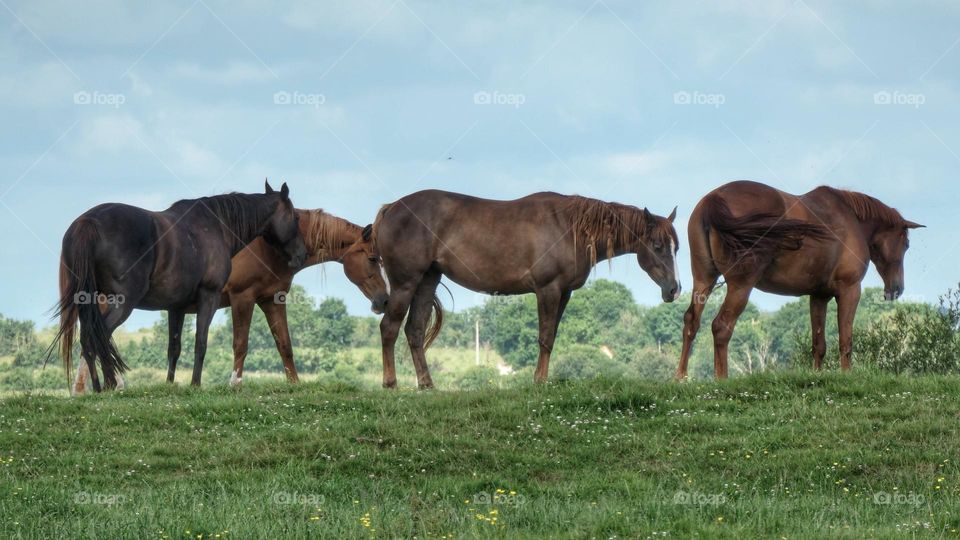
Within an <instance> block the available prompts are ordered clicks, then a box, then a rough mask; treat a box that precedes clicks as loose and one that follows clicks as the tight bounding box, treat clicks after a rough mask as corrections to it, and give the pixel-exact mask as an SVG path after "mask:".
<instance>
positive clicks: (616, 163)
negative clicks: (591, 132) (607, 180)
mask: <svg viewBox="0 0 960 540" xmlns="http://www.w3.org/2000/svg"><path fill="white" fill-rule="evenodd" d="M601 159H602V161H601V163H602V168H603V170H605V171H606V172H607V173H609V174H611V175H614V176H643V175H645V174H649V173H651V172H653V171H656V170H659V169H662V168H663V167H664V166H665V165H667V164H669V163H670V162H671V161H673V159H674V156H673V155H671V154H670V153H667V152H663V151H658V150H652V151H646V152H621V153H617V154H610V155H608V156H605V157H603V158H601Z"/></svg>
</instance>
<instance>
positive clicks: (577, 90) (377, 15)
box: [0, 0, 960, 327]
mask: <svg viewBox="0 0 960 540" xmlns="http://www.w3.org/2000/svg"><path fill="white" fill-rule="evenodd" d="M958 23H960V4H957V3H956V2H947V1H939V0H920V1H915V2H909V3H904V2H894V1H885V0H877V1H872V2H867V1H851V2H843V3H838V2H824V1H817V0H796V1H786V0H785V1H779V0H767V1H743V2H733V1H725V0H720V1H701V2H642V3H641V2H615V1H612V0H605V1H600V0H598V1H596V2H591V1H586V2H492V1H491V2H421V1H415V0H384V1H379V0H377V1H372V0H351V1H345V2H336V3H328V2H311V1H293V2H284V1H280V2H276V1H274V2H257V1H243V2H216V1H213V0H185V1H179V2H155V3H144V4H138V5H137V7H134V5H133V3H130V2H122V1H103V2H94V3H79V2H61V1H30V2H18V1H12V0H2V1H0V25H2V28H3V32H2V33H0V65H2V70H0V79H2V80H0V117H2V118H3V122H2V124H0V165H2V171H3V173H2V175H0V235H2V236H0V243H2V246H3V247H2V251H3V256H2V259H0V298H2V301H0V313H2V314H4V315H6V316H11V317H16V318H27V319H33V320H35V321H37V322H40V323H44V324H45V323H46V315H45V312H46V310H47V309H48V308H49V307H50V306H52V305H53V304H54V302H55V300H56V295H57V264H58V263H57V261H58V252H59V245H60V240H61V237H62V234H63V232H64V230H65V229H66V228H67V226H68V225H69V223H70V222H71V221H72V220H73V219H74V218H75V217H76V216H78V215H79V214H81V213H82V212H84V211H85V210H86V209H87V208H89V207H91V206H94V205H96V204H98V203H102V202H108V201H120V202H125V203H129V204H135V205H139V206H143V207H146V208H150V209H155V210H160V209H163V208H166V207H167V206H168V205H169V204H170V203H172V202H173V201H175V200H178V199H182V198H193V197H198V196H202V195H211V194H217V193H223V192H227V191H234V190H236V191H254V190H259V189H261V186H262V183H263V178H264V177H265V176H269V177H270V178H271V180H275V181H276V182H277V183H279V182H281V181H286V182H288V183H289V185H290V186H291V194H292V196H293V199H294V202H295V203H296V204H297V205H298V206H299V207H302V208H324V209H327V210H328V211H330V212H332V213H335V214H337V215H340V216H343V217H346V218H348V219H350V220H352V221H355V222H357V223H361V224H365V223H367V222H369V221H371V220H372V218H373V217H374V215H375V214H376V211H377V209H378V208H379V206H380V205H381V204H383V203H385V202H389V201H392V200H395V199H397V198H398V197H400V196H402V195H404V194H406V193H409V192H411V191H415V190H418V189H424V188H441V189H448V190H453V191H460V192H465V193H469V194H474V195H478V196H484V197H492V198H503V199H507V198H514V197H518V196H522V195H525V194H528V193H531V192H534V191H541V190H553V191H559V192H563V193H579V194H582V195H587V196H593V197H598V198H602V199H605V200H616V201H620V202H624V203H629V204H634V205H638V206H647V207H649V208H650V209H651V211H653V212H655V213H659V214H664V215H665V214H666V213H668V212H669V211H670V209H671V208H673V206H675V205H678V206H679V210H678V214H679V215H678V223H683V224H685V223H686V220H687V218H688V217H689V213H690V211H691V209H692V208H693V206H694V205H695V204H696V201H697V200H698V199H699V198H700V197H701V196H702V195H703V194H705V193H706V192H708V191H709V190H711V189H712V188H714V187H716V186H718V185H720V184H722V183H724V182H726V181H728V180H732V179H754V180H760V181H765V182H768V183H770V184H772V185H775V186H777V187H779V188H781V189H784V190H787V191H792V192H798V193H799V192H805V191H807V190H809V189H812V188H813V187H815V186H817V185H820V184H830V185H834V186H838V187H844V188H849V189H855V190H859V191H864V192H867V193H869V194H871V195H874V196H876V197H878V198H879V199H881V200H883V201H885V202H887V203H889V204H891V205H893V206H896V207H897V208H899V209H900V210H901V211H902V212H903V214H904V215H905V216H906V217H908V218H909V219H912V220H915V221H918V222H921V223H924V224H926V225H927V226H928V228H927V229H922V230H919V231H917V232H915V233H914V234H913V236H912V240H911V245H912V247H911V250H910V251H909V253H908V256H907V262H906V285H907V295H910V297H911V298H915V299H923V300H927V301H935V299H936V297H937V295H938V294H940V293H942V292H944V291H945V290H946V289H947V288H948V287H951V286H956V284H957V281H958V280H960V275H958V272H957V262H958V259H960V251H958V249H957V245H958V243H960V237H958V235H957V233H956V225H955V224H956V214H957V208H956V206H957V202H958V195H960V187H958V182H957V179H958V178H957V174H956V171H957V170H958V166H960V124H958V122H957V118H958V113H960V110H958V108H960V99H958V97H960V96H958V74H960V69H958V68H960V24H958ZM448 158H453V159H448ZM678 229H680V232H681V239H682V241H683V242H685V227H679V228H678ZM680 265H681V270H682V280H683V282H684V285H685V286H688V285H689V283H690V277H689V259H688V257H687V249H686V246H685V245H683V246H682V248H681V252H680ZM596 275H597V276H600V277H609V278H612V279H615V280H618V281H621V282H623V283H625V284H627V285H628V286H629V287H630V288H631V289H632V290H633V291H634V295H635V297H636V299H637V300H638V301H639V302H642V303H646V304H654V303H656V302H658V301H659V289H658V288H657V287H656V286H655V285H654V284H653V283H652V282H651V281H650V280H649V279H648V278H647V277H646V276H645V275H644V274H643V273H642V271H640V270H639V268H638V267H637V265H636V259H635V258H633V257H622V258H620V259H617V260H616V261H615V262H614V264H613V265H612V269H608V267H607V265H602V266H601V267H600V268H598V270H597V273H596ZM296 281H297V283H299V284H302V285H304V286H305V287H307V289H308V290H309V291H310V292H311V293H313V294H315V295H317V296H318V297H319V296H337V297H342V298H344V299H345V300H346V302H347V304H348V306H349V307H350V310H351V312H353V313H356V314H363V313H368V302H367V301H366V300H365V299H363V297H362V296H361V295H360V293H359V292H358V291H356V290H355V289H354V288H352V286H350V285H349V284H348V283H347V281H346V279H345V278H344V277H343V274H342V271H341V269H340V267H339V266H338V265H335V264H330V265H328V266H327V267H326V268H325V270H324V271H323V272H321V270H320V269H310V270H307V271H304V272H303V273H301V274H300V275H299V276H298V277H297V280H296ZM879 284H880V280H879V277H878V276H877V274H876V271H875V270H873V269H871V270H870V273H869V274H868V277H867V279H866V282H865V285H867V286H876V285H879ZM451 288H452V289H453V290H454V293H455V297H456V306H455V307H456V308H457V309H462V308H464V307H468V306H470V305H475V304H477V303H479V302H482V300H483V297H482V296H481V295H477V294H474V293H472V292H469V291H466V290H464V289H461V288H458V287H453V286H452V287H451ZM752 299H753V300H754V301H755V302H756V303H757V304H758V305H760V307H761V308H764V309H775V308H776V307H777V306H779V305H780V304H782V303H783V302H785V301H787V300H789V299H788V298H783V297H776V296H772V295H768V294H764V293H760V292H755V293H754V296H753V297H752ZM447 304H448V307H449V301H447ZM155 317H156V315H155V314H150V313H146V312H138V313H136V314H135V315H134V316H133V317H131V319H130V320H129V321H128V323H127V326H128V327H138V326H141V325H144V324H149V323H150V322H152V321H153V320H154V319H155Z"/></svg>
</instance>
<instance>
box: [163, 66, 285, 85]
mask: <svg viewBox="0 0 960 540" xmlns="http://www.w3.org/2000/svg"><path fill="white" fill-rule="evenodd" d="M169 74H170V76H171V77H175V78H181V79H188V80H194V81H200V82H204V83H216V84H238V83H245V82H263V81H271V80H275V77H274V76H273V73H271V72H270V70H268V69H267V68H265V67H263V66H262V65H260V64H258V63H251V62H228V63H227V64H226V65H223V66H216V67H210V66H203V65H200V64H197V63H195V62H180V63H178V64H176V65H174V66H173V67H172V68H171V69H170V71H169Z"/></svg>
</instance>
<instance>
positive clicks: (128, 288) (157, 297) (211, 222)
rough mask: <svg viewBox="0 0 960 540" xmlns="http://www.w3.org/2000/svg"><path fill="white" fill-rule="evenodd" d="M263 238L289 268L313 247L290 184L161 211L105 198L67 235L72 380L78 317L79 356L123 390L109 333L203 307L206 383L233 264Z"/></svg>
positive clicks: (198, 358) (64, 347)
mask: <svg viewBox="0 0 960 540" xmlns="http://www.w3.org/2000/svg"><path fill="white" fill-rule="evenodd" d="M258 236H263V237H264V239H265V240H266V241H267V242H268V243H270V244H272V245H275V246H279V247H280V248H281V249H282V250H283V252H284V253H285V254H286V257H287V260H288V261H289V262H288V264H289V265H291V266H293V267H297V266H300V264H302V263H303V260H304V258H305V256H306V248H305V247H304V243H303V237H302V236H301V235H300V231H299V228H298V226H297V215H296V213H295V212H294V208H293V204H292V203H291V202H290V197H289V190H288V188H287V185H286V184H283V187H282V188H281V189H280V191H274V190H273V188H271V187H270V184H269V183H267V184H266V193H265V194H252V195H251V194H243V193H232V194H229V195H218V196H215V197H204V198H201V199H193V200H182V201H178V202H176V203H174V204H173V205H172V206H171V207H170V208H168V209H167V210H164V211H162V212H151V211H148V210H143V209H141V208H136V207H133V206H128V205H124V204H103V205H100V206H97V207H95V208H93V209H91V210H88V211H87V212H85V213H84V214H83V215H82V216H80V217H79V218H77V219H76V220H75V221H74V222H73V224H71V225H70V228H69V229H67V232H66V234H64V237H63V250H62V252H61V258H60V302H59V303H58V311H59V313H60V331H59V333H58V335H57V340H59V342H60V351H61V355H62V357H63V363H64V367H65V368H66V371H67V378H68V380H69V377H70V371H71V367H70V366H71V360H72V350H73V335H74V328H75V325H76V324H77V322H78V321H79V323H80V348H81V352H82V354H83V358H84V360H85V361H86V363H87V368H88V370H89V372H90V375H91V379H92V380H93V388H94V390H95V391H97V392H99V391H100V388H101V387H100V379H99V377H98V375H97V370H96V363H95V362H96V360H98V359H99V361H100V367H101V369H102V370H103V376H104V379H105V381H106V386H107V388H115V387H116V385H117V378H116V375H117V373H118V372H120V373H122V372H123V371H125V370H126V364H124V362H123V360H122V359H121V358H120V355H119V353H118V352H117V350H116V347H115V346H114V345H113V342H112V340H111V335H112V334H113V331H114V330H116V328H117V327H118V326H120V325H121V324H122V323H123V321H125V320H126V319H127V317H129V316H130V313H131V312H133V310H134V309H136V308H139V309H147V310H159V309H166V310H169V311H177V310H183V309H185V308H186V307H188V306H195V308H196V311H197V335H196V347H195V350H194V366H193V379H192V382H193V384H194V385H199V384H200V376H201V373H202V372H203V359H204V355H205V354H206V349H207V331H208V329H209V327H210V321H211V320H212V319H213V315H214V313H215V312H216V310H217V308H218V307H219V305H220V299H221V294H222V291H223V287H224V285H225V284H226V283H227V279H228V277H229V276H230V270H231V263H230V260H231V258H232V257H233V256H234V255H235V254H237V253H238V252H239V251H240V250H241V249H243V248H244V247H245V246H246V245H247V244H249V243H250V242H252V241H253V240H254V239H255V238H257V237H258ZM171 320H172V317H171ZM180 320H181V328H182V317H181V319H180ZM178 332H179V329H178ZM57 340H55V342H56V341H57Z"/></svg>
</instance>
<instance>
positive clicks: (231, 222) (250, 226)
mask: <svg viewBox="0 0 960 540" xmlns="http://www.w3.org/2000/svg"><path fill="white" fill-rule="evenodd" d="M263 202H264V195H262V194H252V193H227V194H224V195H213V196H211V197H200V198H199V199H193V200H183V201H177V202H176V203H174V204H173V206H171V207H170V208H171V209H178V208H180V207H184V206H186V208H187V209H190V208H192V207H193V206H195V205H199V206H201V207H203V208H206V209H207V210H208V211H210V213H212V214H213V215H214V216H216V217H217V219H218V220H219V221H220V224H221V225H222V226H223V227H224V228H229V229H231V230H232V232H233V233H234V234H235V235H236V236H237V237H238V238H241V239H243V240H246V241H250V240H252V239H253V238H255V237H256V236H258V235H259V234H260V232H261V228H262V227H263V223H264V220H266V219H267V217H269V214H270V212H268V210H269V208H268V207H267V205H265V204H263Z"/></svg>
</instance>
